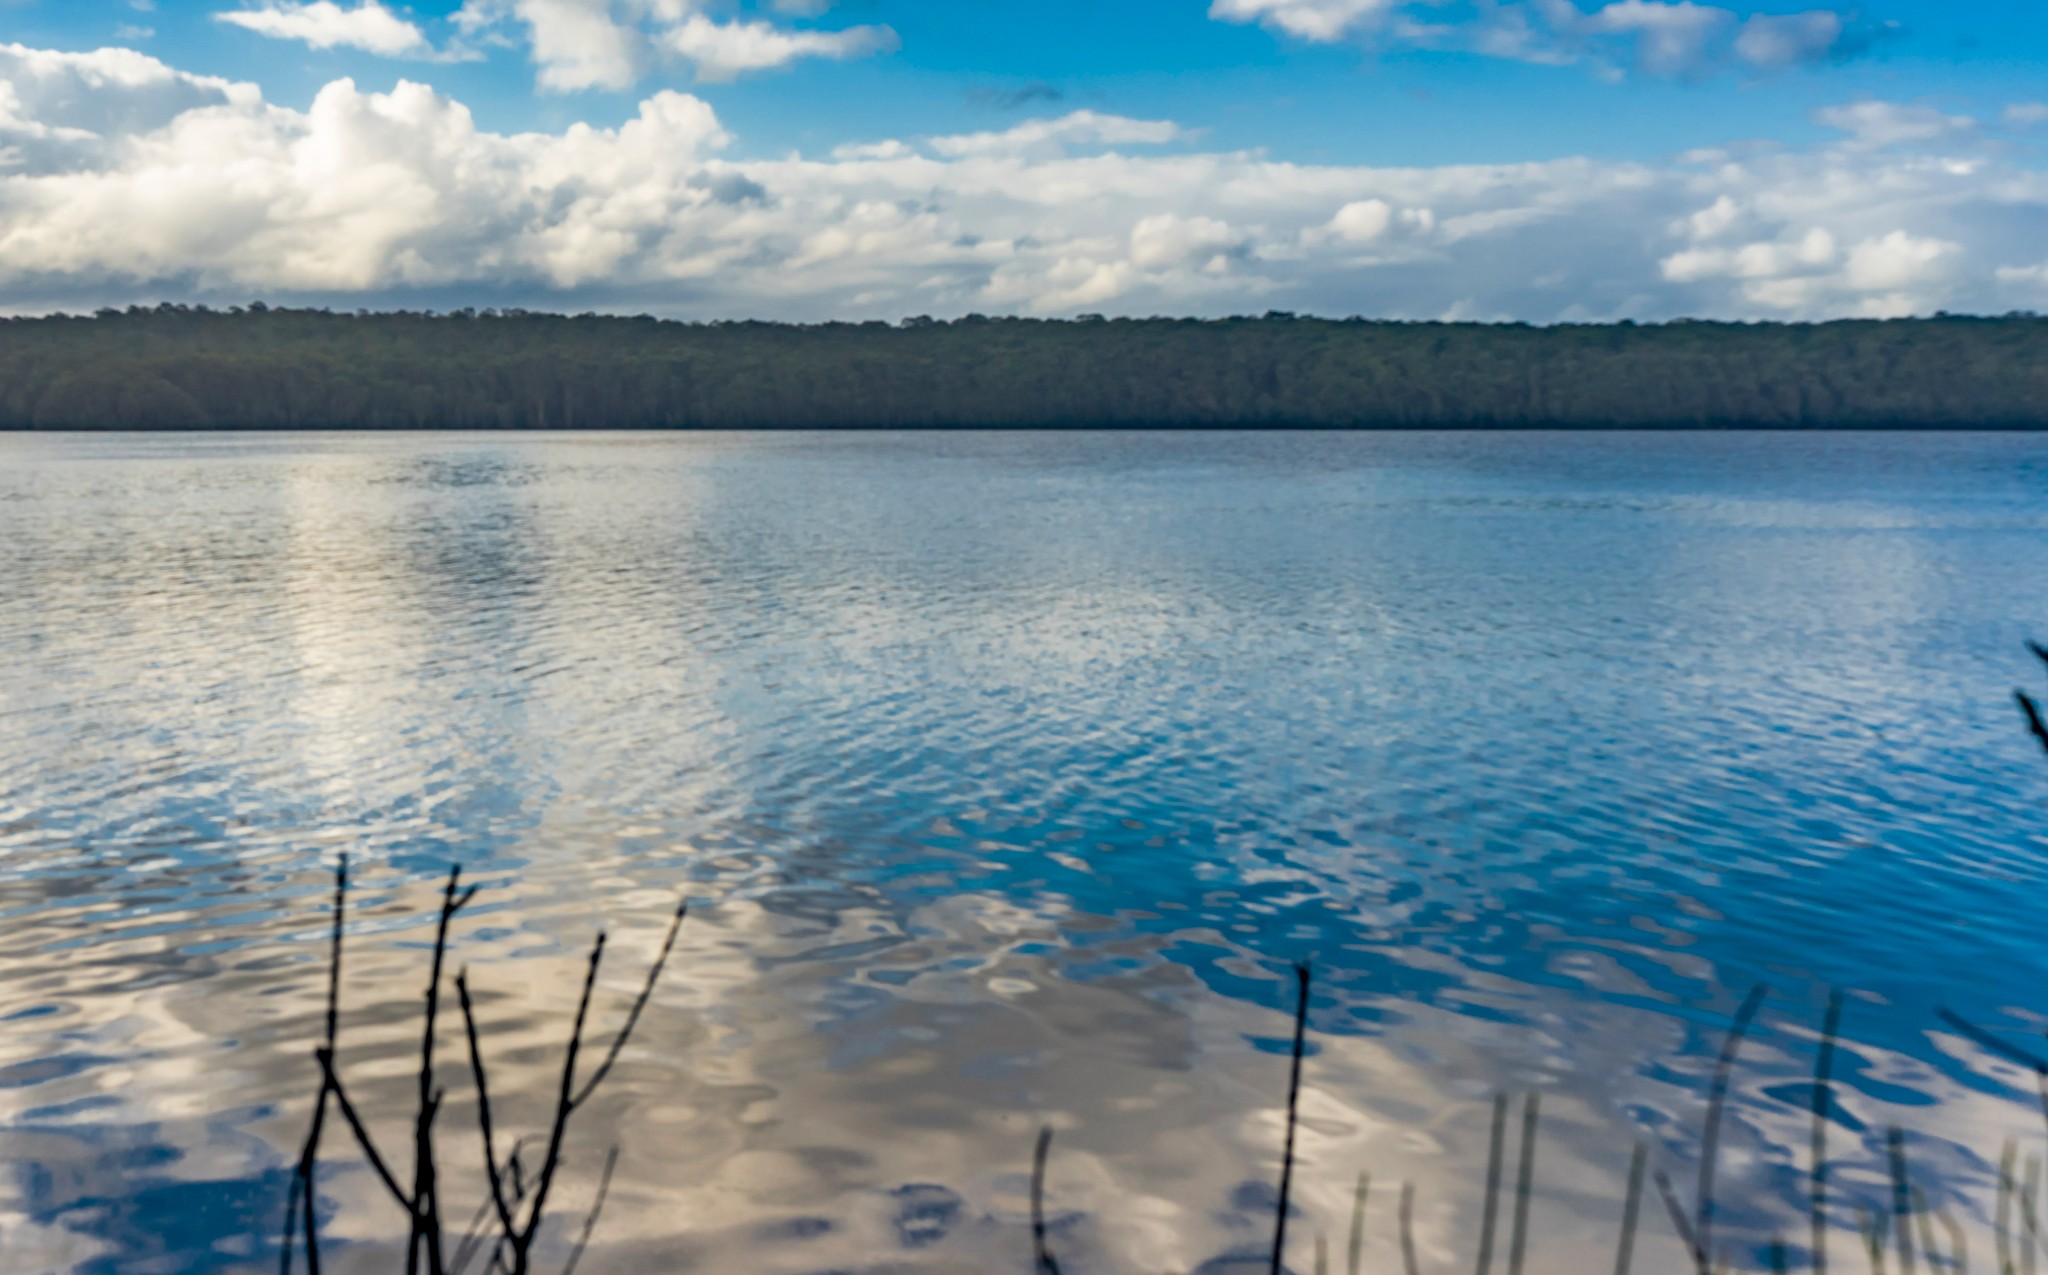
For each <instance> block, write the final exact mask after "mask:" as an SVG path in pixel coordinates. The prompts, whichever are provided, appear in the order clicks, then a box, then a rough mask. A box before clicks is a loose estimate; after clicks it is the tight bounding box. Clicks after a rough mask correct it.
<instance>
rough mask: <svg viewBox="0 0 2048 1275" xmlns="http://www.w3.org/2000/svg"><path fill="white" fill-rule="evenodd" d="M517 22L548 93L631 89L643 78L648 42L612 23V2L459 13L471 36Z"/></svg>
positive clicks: (573, 1)
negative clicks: (529, 46)
mask: <svg viewBox="0 0 2048 1275" xmlns="http://www.w3.org/2000/svg"><path fill="white" fill-rule="evenodd" d="M515 20H516V21H517V22H518V23H519V24H521V25H522V26H524V28H525V30H526V35H527V40H528V42H529V43H530V44H531V46H532V50H533V61H534V64H535V65H536V66H537V67H539V75H538V78H539V80H540V86H541V87H542V88H544V89H549V90H552V91H554V92H558V93H572V92H575V91H577V90H580V89H628V88H631V87H633V85H634V84H635V83H636V82H638V80H639V79H640V76H641V75H642V74H643V73H644V70H645V67H644V61H645V56H646V51H645V48H644V42H643V41H642V40H641V38H640V35H639V32H638V31H637V30H636V29H634V28H632V27H630V26H628V25H626V24H625V23H623V22H621V21H618V20H616V19H615V18H614V16H613V12H612V5H611V3H610V0H465V3H464V4H463V6H462V8H460V9H458V10H457V11H456V13H455V24H456V25H457V26H458V27H460V28H461V29H462V30H463V31H464V32H465V33H467V34H469V35H479V34H482V33H485V32H487V31H489V30H491V29H492V28H494V27H496V26H497V25H498V24H499V23H502V22H506V21H515Z"/></svg>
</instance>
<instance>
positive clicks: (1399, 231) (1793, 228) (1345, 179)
mask: <svg viewBox="0 0 2048 1275" xmlns="http://www.w3.org/2000/svg"><path fill="white" fill-rule="evenodd" d="M730 140H731V139H730V138H729V137H728V135H727V133H726V131H725V129H724V127H723V126H722V125H721V124H720V122H719V120H718V117H717V116H716V114H715V113H714V112H713V111H712V109H711V107H710V106H709V105H707V104H706V103H705V102H703V101H702V100H700V99H698V98H697V97H694V96H691V95H689V94H684V93H676V92H662V93H657V94H654V95H653V96H651V97H649V98H647V99H646V101H644V102H643V103H642V104H641V106H640V108H639V110H638V111H637V112H636V113H635V115H634V116H633V117H632V118H631V119H630V120H629V121H628V122H627V123H625V124H624V125H621V126H619V127H616V128H598V127H592V126H589V125H583V124H577V125H572V126H570V127H569V128H567V129H565V130H563V131H561V132H558V133H554V134H545V133H522V134H504V133H495V132H490V131H487V130H484V129H481V128H479V127H478V126H477V124H476V122H475V121H474V120H473V119H472V117H471V116H470V113H469V111H468V110H467V109H466V108H465V107H463V105H462V104H461V103H459V102H456V101H454V100H451V99H449V98H448V97H446V96H443V95H441V94H439V93H436V92H435V91H434V90H432V89H430V88H428V87H426V86H424V85H419V84H410V83H401V84H400V85H399V86H398V87H397V88H395V89H393V90H392V91H390V92H388V93H374V92H365V91H363V90H362V89H360V88H359V87H358V86H356V85H355V84H353V83H351V82H350V81H347V80H338V81H336V82H334V83H333V84H330V85H328V86H327V87H326V88H325V89H323V90H322V91H321V92H320V93H319V94H318V95H317V97H316V98H315V100H314V102H313V103H312V105H311V106H310V108H308V109H306V110H303V111H300V110H294V109H290V108H286V107H281V106H276V105H272V104H270V103H267V102H265V101H264V100H263V99H262V98H261V96H260V94H258V93H257V92H256V91H255V90H254V89H253V88H252V87H250V86H247V85H235V84H231V83H228V82H226V81H221V80H214V79H208V78H205V77H196V76H189V75H183V74H181V73H179V72H177V71H175V70H173V69H172V68H170V67H168V66H166V65H165V64H163V63H162V62H159V61H157V60H155V59H152V58H148V57H145V56H144V55H142V54H139V53H135V52H133V51H129V50H102V51H99V52H97V53H94V54H52V53H42V52H38V51H35V50H30V49H23V48H20V47H18V46H0V288H4V289H6V295H7V296H8V297H9V298H10V303H11V304H12V305H13V306H15V307H17V308H32V307H38V306H43V307H61V308H67V309H90V308H92V307H93V306H95V305H98V304H109V303H113V304H118V303H123V302H127V301H132V300H152V299H159V298H164V297H169V298H172V299H186V300H205V301H210V302H213V303H224V302H229V301H242V300H247V299H248V298H249V297H251V296H257V295H261V296H265V297H266V298H267V299H269V300H272V301H292V300H294V299H309V300H314V301H316V302H318V303H323V304H345V305H349V306H354V305H388V304H406V303H408V302H410V303H411V304H420V303H421V302H420V301H418V300H414V298H418V297H422V296H430V297H431V298H432V301H431V302H430V303H440V304H445V303H446V301H445V300H443V299H444V298H448V297H451V296H452V297H461V298H463V299H464V300H465V301H468V302H472V303H475V304H479V305H483V304H515V305H527V306H544V307H555V308H566V309H576V310H581V309H614V308H630V309H633V310H642V309H645V310H652V311H660V312H665V313H672V314H685V315H695V316H700V317H735V316H761V317H787V318H822V317H852V318H866V317H894V316H899V315H902V314H916V313H930V314H946V313H963V312H966V311H969V310H980V311H984V312H989V311H1025V312H1033V313H1059V312H1063V311H1075V310H1103V311H1110V312H1118V313H1157V312H1178V313H1231V312H1243V311H1245V310H1253V311H1257V310H1264V309H1267V308H1282V309H1292V310H1299V311H1304V312H1310V313H1318V312H1320V313H1329V312H1336V313H1347V312H1350V311H1354V310H1370V311H1371V312H1373V313H1376V314H1386V315H1392V316H1405V317H1426V316H1435V315H1441V314H1445V313H1449V312H1452V311H1453V309H1454V308H1456V310H1457V312H1458V313H1468V314H1484V315H1501V314H1505V315H1513V316H1515V317H1519V318H1525V319H1530V320H1536V321H1545V320H1554V319H1559V318H1566V317H1570V318H1586V317H1602V316H1606V317H1619V316H1622V315H1627V316H1629V317H1636V318H1656V317H1664V316H1672V315H1680V314H1696V315H1704V316H1720V317H1749V316H1765V317H1786V318H1809V317H1821V316H1826V315H1833V314H1859V313H1869V314H1882V313H1900V312H1905V311H1912V310H1918V311H1931V310H1933V309H1937V308H1947V309H1958V310H1967V309H1993V310H1997V309H2008V308H2012V306H2013V305H2014V304H2015V303H2016V302H2028V301H2032V300H2033V299H2034V298H2037V297H2039V296H2040V295H2041V292H2042V288H2043V286H2044V285H2043V281H2042V278H2041V276H2040V274H2039V273H2038V267H2036V266H2034V265H2032V264H2029V263H2034V262H2037V261H2038V260H2039V259H2040V251H2041V250H2040V246H2039V237H2038V227H2039V226H2040V225H2041V224H2042V221H2043V218H2044V216H2048V172H2043V171H2042V170H2041V169H2038V168H2029V167H2026V166H2025V163H2024V160H2023V157H2022V156H2020V155H2018V154H2017V153H2016V152H2012V151H2010V150H2009V149H2001V148H1999V147H1998V146H1996V145H1995V144H1993V143H1990V142H1983V143H1978V142H1974V141H1972V140H1971V139H1970V138H1969V135H1968V134H1959V133H1949V132H1944V133H1943V134H1941V135H1940V136H1938V137H1936V138H1935V139H1933V140H1934V142H1935V143H1936V144H1938V145H1939V147H1940V148H1941V149H1940V151H1939V152H1937V153H1927V152H1924V151H1921V150H1916V149H1914V148H1913V146H1912V145H1911V144H1910V143H1905V142H1901V143H1898V144H1897V145H1895V146H1893V147H1874V146H1867V145H1862V144H1859V143H1857V142H1854V141H1844V142H1838V143H1834V144H1831V145H1824V146H1818V147H1813V148H1809V149H1774V150H1749V151H1742V152H1733V151H1731V152H1726V153H1721V154H1719V155H1714V156H1705V157H1701V159H1700V161H1699V162H1687V161H1681V162H1674V163H1671V164H1667V165H1650V164H1621V163H1610V162H1603V161H1596V160H1591V159H1560V160H1554V161H1548V162H1543V163H1531V164H1512V165H1447V166H1440V167H1422V168H1371V167H1348V166H1337V165H1303V164H1292V163H1286V162H1282V161H1278V160H1274V159H1270V158H1267V157H1265V156H1262V155H1259V154H1254V153H1247V152H1237V151H1216V150H1201V149H1197V148H1195V147H1194V146H1193V145H1191V143H1192V142H1194V141H1195V139H1194V138H1192V137H1191V136H1190V135H1189V134H1188V133H1187V131H1186V130H1184V129H1182V128H1181V127H1179V126H1178V125H1176V124H1173V123H1171V122H1169V121H1163V120H1133V119H1127V118H1124V117H1119V116H1111V115H1102V114H1096V113H1090V112H1076V113H1074V114H1070V115H1067V116H1062V117H1057V118H1050V119H1041V120H1030V121H1026V122H1024V123H1022V124H1020V125H1019V126H1018V127H1016V128H1014V129H1010V130H1007V131H1004V132H999V133H986V134H975V135H969V136H966V137H942V138H928V139H915V138H897V139H876V140H875V141H874V142H872V143H867V144H863V145H859V146H850V147H846V148H842V149H840V150H838V151H835V152H833V153H832V154H830V155H821V156H816V157H805V156H800V155H788V156H784V157H782V158H776V159H762V160H739V159H732V158H728V157H727V156H728V153H729V151H730V149H731V148H730V146H729V143H730ZM1160 142H1178V143H1180V145H1179V146H1177V147H1176V148H1175V149H1173V150H1170V151H1149V150H1144V149H1133V148H1140V147H1144V146H1147V145H1149V144H1154V143H1160ZM1958 146H1974V147H1976V148H1977V149H1976V150H1974V151H1970V152H1967V153H1964V152H1959V151H1957V150H1956V148H1957V147H1958ZM1119 148H1124V149H1119ZM138 207H146V208H148V209H149V210H150V216H148V217H146V218H142V217H135V216H133V215H132V213H133V210H134V209H135V208H138Z"/></svg>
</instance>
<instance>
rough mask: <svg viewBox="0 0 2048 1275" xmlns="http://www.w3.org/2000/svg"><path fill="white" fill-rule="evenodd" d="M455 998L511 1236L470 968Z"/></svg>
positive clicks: (489, 1169) (494, 1186)
mask: <svg viewBox="0 0 2048 1275" xmlns="http://www.w3.org/2000/svg"><path fill="white" fill-rule="evenodd" d="M455 998H456V1000H457V1002H458V1003H460V1005H461V1006H462V1029H463V1032H464V1034H466V1035H467V1036H468V1038H469V1069H470V1075H471V1076H472V1077H473V1078H474V1079H475V1081H476V1114H477V1124H478V1125H479V1126H480V1127H481V1128H482V1130H483V1140H484V1175H485V1177H487V1178H488V1179H489V1186H490V1190H491V1204H492V1205H493V1206H494V1207H495V1208H496V1209H497V1212H498V1226H499V1229H500V1230H501V1231H503V1233H504V1234H505V1236H506V1238H508V1239H509V1238H511V1236H512V1234H513V1232H514V1231H515V1230H516V1229H517V1225H518V1224H517V1223H515V1222H514V1221H513V1220H512V1205H511V1203H510V1202H509V1201H508V1200H506V1198H505V1184H504V1176H503V1175H502V1174H501V1173H499V1172H498V1151H497V1147H496V1145H495V1137H496V1135H495V1134H494V1132H493V1126H492V1123H491V1082H490V1077H489V1076H488V1075H487V1074H486V1073H485V1071H484V1051H483V1046H482V1044H481V1043H480V1042H479V1040H478V1037H477V1030H476V1007H475V1005H474V1004H472V1003H471V1001H470V999H469V971H468V970H464V971H462V972H461V973H459V974H457V975H456V976H455ZM517 1155H518V1148H517V1147H514V1148H513V1156H514V1157H515V1158H516V1157H517Z"/></svg>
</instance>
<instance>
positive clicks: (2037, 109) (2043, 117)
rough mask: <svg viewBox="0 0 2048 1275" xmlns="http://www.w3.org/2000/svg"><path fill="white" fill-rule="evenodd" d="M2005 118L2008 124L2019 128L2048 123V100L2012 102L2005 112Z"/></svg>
mask: <svg viewBox="0 0 2048 1275" xmlns="http://www.w3.org/2000/svg"><path fill="white" fill-rule="evenodd" d="M2003 118H2004V120H2005V122H2006V123H2007V124H2010V125H2013V126H2014V127H2018V128H2025V127H2028V126H2030V125H2034V124H2043V123H2048V102H2013V103H2010V104H2008V105H2007V106H2006V108H2005V111H2004V112H2003Z"/></svg>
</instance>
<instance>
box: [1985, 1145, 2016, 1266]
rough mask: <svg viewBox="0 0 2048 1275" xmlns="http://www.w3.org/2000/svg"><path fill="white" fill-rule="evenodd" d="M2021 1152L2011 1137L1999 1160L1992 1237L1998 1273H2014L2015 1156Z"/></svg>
mask: <svg viewBox="0 0 2048 1275" xmlns="http://www.w3.org/2000/svg"><path fill="white" fill-rule="evenodd" d="M2018 1154H2019V1144H2018V1143H2017V1142H2015V1141H2013V1140H2012V1139H2011V1138H2007V1139H2006V1140H2005V1154H2004V1155H2003V1156H2001V1157H2000V1158H1999V1161H1998V1211H1997V1214H1996V1219H1997V1220H1996V1222H1995V1223H1994V1224H1993V1228H1992V1232H1991V1238H1992V1241H1993V1243H1994V1244H1995V1245H1996V1246H1997V1252H1998V1275H2013V1264H2012V1197H2013V1190H2014V1183H2013V1172H2012V1166H2013V1158H2014V1157H2015V1156H2017V1155H2018Z"/></svg>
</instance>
